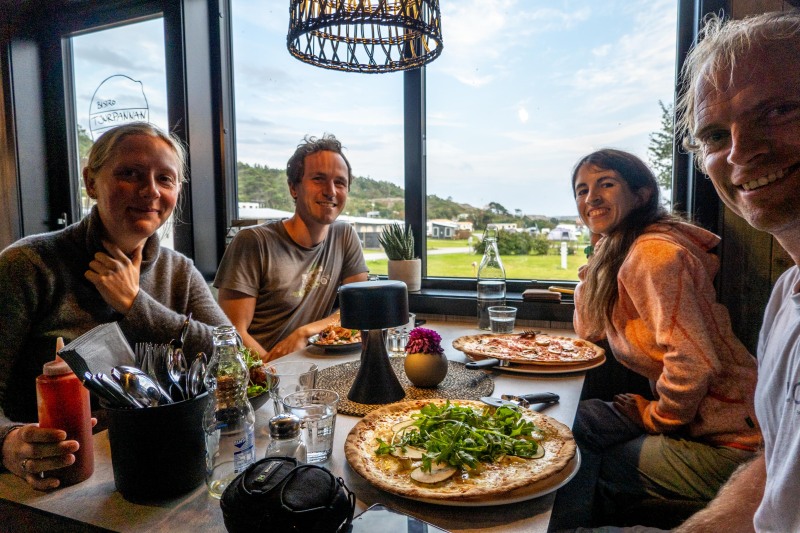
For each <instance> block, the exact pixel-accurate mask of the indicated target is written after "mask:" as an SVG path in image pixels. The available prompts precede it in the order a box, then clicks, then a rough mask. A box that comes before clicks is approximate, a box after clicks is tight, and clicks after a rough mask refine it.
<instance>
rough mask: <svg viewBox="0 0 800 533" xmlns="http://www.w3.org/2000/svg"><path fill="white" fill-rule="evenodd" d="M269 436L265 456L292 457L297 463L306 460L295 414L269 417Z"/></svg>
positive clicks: (298, 421) (298, 420)
mask: <svg viewBox="0 0 800 533" xmlns="http://www.w3.org/2000/svg"><path fill="white" fill-rule="evenodd" d="M269 437H270V439H269V444H267V453H266V455H265V457H294V458H295V459H297V462H298V463H305V462H306V461H307V460H308V456H307V454H306V445H305V444H303V440H302V438H301V435H300V419H299V418H297V417H296V416H294V415H290V414H286V413H284V414H280V415H275V416H273V417H272V418H270V419H269Z"/></svg>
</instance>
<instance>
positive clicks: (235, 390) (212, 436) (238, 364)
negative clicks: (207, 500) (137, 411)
mask: <svg viewBox="0 0 800 533" xmlns="http://www.w3.org/2000/svg"><path fill="white" fill-rule="evenodd" d="M239 348H240V341H239V335H238V334H237V333H236V329H235V328H234V327H233V326H220V327H218V328H216V329H214V354H213V355H212V356H211V361H210V362H209V363H208V370H207V371H206V375H205V379H204V381H205V384H206V389H207V390H208V394H209V401H208V406H207V407H206V410H205V413H204V414H203V427H204V429H205V433H206V485H207V486H208V492H209V493H210V494H211V496H213V497H215V498H220V497H221V496H222V493H223V492H224V491H225V488H226V487H227V486H228V484H229V483H230V482H231V481H233V479H234V478H235V477H236V476H237V475H239V474H240V473H241V472H243V471H244V470H245V469H246V468H247V467H248V466H249V465H250V464H251V463H252V462H253V461H255V434H254V424H255V418H256V417H255V413H254V412H253V406H252V405H250V401H249V400H248V399H247V383H248V380H249V372H248V370H247V365H245V362H244V360H243V359H242V356H241V354H240V353H239Z"/></svg>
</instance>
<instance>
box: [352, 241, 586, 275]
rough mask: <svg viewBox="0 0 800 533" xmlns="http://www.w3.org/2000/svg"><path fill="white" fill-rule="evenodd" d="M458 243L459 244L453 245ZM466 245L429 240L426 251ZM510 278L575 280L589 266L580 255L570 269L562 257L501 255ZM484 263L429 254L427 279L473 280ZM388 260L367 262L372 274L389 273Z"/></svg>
mask: <svg viewBox="0 0 800 533" xmlns="http://www.w3.org/2000/svg"><path fill="white" fill-rule="evenodd" d="M452 243H456V244H452ZM466 246H467V242H466V241H464V240H461V241H438V240H432V239H429V240H428V246H427V249H428V250H429V251H430V250H438V249H442V248H464V247H466ZM501 259H502V260H503V266H504V267H505V269H506V277H507V278H508V279H543V280H572V281H575V280H577V279H578V267H580V266H581V265H585V264H586V257H585V256H584V255H583V254H582V253H580V252H578V253H576V254H573V255H568V256H567V268H566V269H562V268H561V256H560V255H556V254H551V255H527V256H520V255H508V256H502V257H501ZM480 262H481V256H480V255H479V254H466V253H454V254H442V255H428V276H433V277H454V278H474V277H475V276H476V273H477V269H478V265H479V264H480ZM387 263H388V261H387V260H386V259H382V260H371V261H367V267H368V268H369V271H370V273H372V274H386V273H387V268H388V267H387Z"/></svg>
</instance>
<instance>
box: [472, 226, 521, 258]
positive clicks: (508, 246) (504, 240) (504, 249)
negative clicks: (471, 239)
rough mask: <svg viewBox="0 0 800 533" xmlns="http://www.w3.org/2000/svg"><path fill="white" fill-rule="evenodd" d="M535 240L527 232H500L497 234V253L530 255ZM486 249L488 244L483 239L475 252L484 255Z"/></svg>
mask: <svg viewBox="0 0 800 533" xmlns="http://www.w3.org/2000/svg"><path fill="white" fill-rule="evenodd" d="M535 240H536V238H535V237H533V236H532V235H530V234H528V233H525V232H522V233H517V232H516V231H503V230H500V231H498V232H497V251H498V252H499V253H500V255H528V254H529V253H530V251H531V247H532V246H533V243H534V241H535ZM485 247H486V244H485V243H484V242H483V239H481V241H480V242H479V243H478V244H477V245H476V246H475V252H476V253H477V254H478V255H483V251H484V249H485Z"/></svg>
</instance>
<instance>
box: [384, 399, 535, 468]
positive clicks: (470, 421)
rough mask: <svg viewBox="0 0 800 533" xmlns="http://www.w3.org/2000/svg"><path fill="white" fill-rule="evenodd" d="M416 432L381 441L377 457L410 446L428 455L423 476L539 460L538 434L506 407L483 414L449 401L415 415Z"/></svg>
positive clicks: (410, 431)
mask: <svg viewBox="0 0 800 533" xmlns="http://www.w3.org/2000/svg"><path fill="white" fill-rule="evenodd" d="M411 417H412V418H413V419H414V422H413V424H412V426H414V427H415V428H417V429H418V430H410V429H412V428H411V427H406V428H404V429H403V430H402V431H400V432H397V433H395V435H394V437H393V438H392V442H391V443H387V442H385V441H383V440H382V439H377V440H378V448H377V449H376V450H375V453H377V454H378V455H383V454H389V453H392V452H393V451H394V450H396V449H403V450H404V449H405V448H406V447H408V446H413V447H416V448H421V449H424V450H425V454H424V455H423V457H422V470H424V471H426V472H429V471H430V469H431V465H432V464H434V463H446V464H449V465H451V466H454V467H463V466H467V467H469V468H473V469H474V468H477V467H478V464H479V463H481V462H484V463H488V462H495V461H497V460H499V459H500V458H501V457H503V456H505V455H513V456H516V457H523V458H533V457H536V456H539V455H540V452H539V444H538V443H537V442H536V440H535V439H534V438H533V433H534V431H539V428H537V427H536V425H535V424H533V423H532V422H529V421H527V420H525V419H524V418H523V417H522V414H521V413H520V412H519V411H518V410H517V409H514V408H513V407H510V406H506V405H503V406H501V407H498V408H497V409H496V410H495V411H494V412H491V409H489V408H488V407H487V408H486V409H484V410H483V412H482V413H478V412H476V411H474V410H473V409H472V408H470V407H462V406H459V405H454V404H451V403H450V402H449V401H447V402H446V403H445V404H442V405H441V406H436V405H434V404H432V403H431V404H428V405H426V406H424V407H423V408H422V409H421V410H420V412H419V413H414V414H412V415H411Z"/></svg>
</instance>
